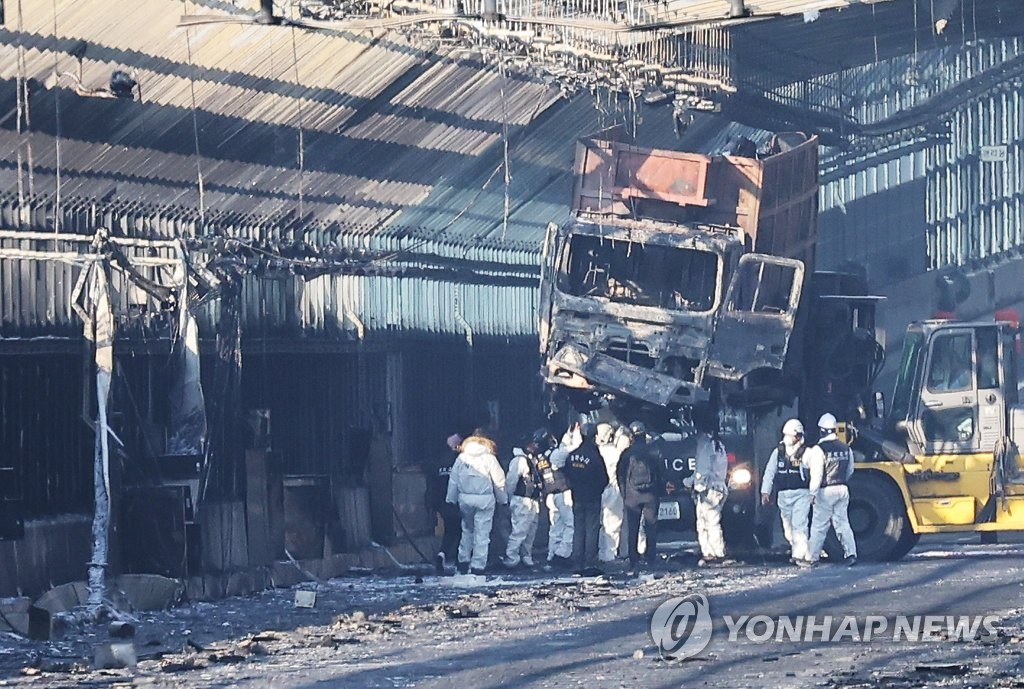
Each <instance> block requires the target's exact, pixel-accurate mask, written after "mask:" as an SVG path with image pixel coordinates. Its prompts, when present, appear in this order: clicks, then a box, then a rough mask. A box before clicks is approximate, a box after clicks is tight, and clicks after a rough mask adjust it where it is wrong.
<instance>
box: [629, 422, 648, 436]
mask: <svg viewBox="0 0 1024 689" xmlns="http://www.w3.org/2000/svg"><path fill="white" fill-rule="evenodd" d="M629 433H630V435H632V436H634V437H635V436H638V435H645V434H646V433H647V426H645V425H644V422H643V421H634V422H633V423H631V424H629Z"/></svg>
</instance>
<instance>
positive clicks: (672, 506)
mask: <svg viewBox="0 0 1024 689" xmlns="http://www.w3.org/2000/svg"><path fill="white" fill-rule="evenodd" d="M679 516H680V513H679V503H678V502H661V503H658V521H661V520H662V519H679Z"/></svg>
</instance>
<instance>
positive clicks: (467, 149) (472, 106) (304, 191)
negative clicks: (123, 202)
mask: <svg viewBox="0 0 1024 689" xmlns="http://www.w3.org/2000/svg"><path fill="white" fill-rule="evenodd" d="M53 7H54V5H52V4H51V3H26V4H25V6H24V10H25V14H24V16H23V17H19V16H18V15H17V14H16V10H13V9H9V10H8V16H7V27H8V28H7V29H4V30H2V31H0V78H3V79H5V80H6V84H7V88H5V89H4V93H3V96H4V98H3V106H4V111H5V112H7V111H10V110H13V109H14V108H15V107H16V103H15V98H14V89H13V88H12V87H13V83H12V82H13V80H15V79H16V78H17V76H18V74H19V72H20V73H21V74H23V75H24V76H25V77H28V78H30V79H34V80H37V81H38V82H44V81H46V80H47V78H48V77H51V75H52V73H53V71H54V64H55V61H56V64H57V68H58V69H59V70H60V71H61V72H65V73H68V76H63V77H61V78H60V80H59V88H50V89H42V88H37V89H36V90H34V91H33V93H32V96H31V98H30V101H29V103H30V115H31V119H30V124H31V128H30V131H29V132H28V133H26V134H24V135H21V136H20V137H19V136H18V135H17V134H15V133H14V132H12V131H11V130H10V129H5V130H2V131H0V137H2V138H3V139H4V140H5V141H4V148H5V150H7V151H9V152H10V153H9V154H8V155H6V156H5V159H6V164H5V165H4V166H3V167H4V169H3V170H2V171H0V185H2V189H3V190H5V191H14V190H15V189H17V187H18V180H17V179H16V175H15V172H14V168H15V151H16V150H17V148H18V147H19V145H20V147H21V149H22V152H23V158H25V159H27V158H28V156H29V154H30V152H31V158H32V163H33V173H32V175H31V187H32V190H33V191H34V192H35V194H36V195H37V196H39V195H43V196H45V195H53V194H54V193H55V191H56V179H57V177H56V169H57V162H56V161H57V156H58V142H59V155H60V160H61V164H60V174H61V180H60V181H61V194H62V196H63V197H64V198H68V197H71V196H79V197H85V198H126V199H145V200H146V201H147V202H151V203H156V204H167V205H176V206H184V207H189V208H199V207H200V204H202V206H203V207H204V208H205V209H209V210H217V211H222V212H239V213H244V214H251V215H258V216H274V215H275V214H283V213H294V214H298V213H299V205H300V203H299V195H300V190H301V195H302V203H301V206H302V208H301V212H302V214H303V215H309V216H310V220H311V221H313V222H315V223H317V224H319V225H320V226H323V225H328V224H331V223H337V224H338V225H339V229H341V228H345V229H347V230H348V231H358V230H362V231H369V230H371V228H374V229H375V228H379V227H380V225H381V224H383V223H387V222H389V221H391V220H393V219H394V217H395V216H396V215H397V214H399V213H400V212H401V211H402V210H404V209H406V208H408V207H411V206H415V205H416V204H418V203H420V202H422V201H423V200H424V199H426V198H427V196H428V195H429V194H430V192H431V190H432V189H434V188H435V187H436V186H437V184H438V183H439V182H441V181H443V180H445V179H446V178H448V177H450V176H451V175H452V173H453V172H457V171H460V170H462V169H464V168H466V167H467V166H472V165H473V164H474V163H476V161H478V160H479V159H481V158H482V157H484V156H487V155H489V156H491V157H492V158H493V156H494V154H495V151H496V150H500V148H501V146H500V141H501V139H502V136H503V133H504V131H505V130H506V129H507V130H508V133H509V134H510V135H515V134H516V132H517V131H518V130H519V129H521V128H522V127H523V126H524V125H526V124H527V123H528V122H529V121H530V120H531V119H532V118H533V117H535V116H537V115H538V114H539V113H542V112H544V111H545V110H546V109H547V108H549V107H550V106H552V105H553V104H555V103H556V102H557V101H558V95H559V92H558V90H557V89H555V88H553V87H551V86H546V85H543V84H540V83H538V82H535V81H531V80H527V79H524V78H521V77H516V76H509V77H502V76H500V75H498V74H497V73H496V71H495V70H493V69H491V70H487V69H483V68H482V66H481V65H479V64H476V63H473V62H468V61H455V60H451V59H448V58H446V57H445V56H444V55H443V54H438V53H434V52H428V51H425V50H421V49H418V48H417V47H415V46H413V45H412V44H411V43H409V42H408V41H406V40H405V39H404V38H403V37H402V36H401V35H399V34H394V33H392V34H387V35H386V36H383V37H381V36H377V37H372V38H371V37H366V36H356V35H344V36H343V35H338V34H336V33H334V32H327V33H324V32H313V31H303V30H294V29H289V28H286V27H272V26H271V27H267V26H255V25H243V24H218V25H210V26H205V27H201V28H193V29H182V28H178V27H176V22H177V21H178V18H179V17H180V15H181V13H182V5H181V3H179V2H175V1H172V0H140V1H139V2H135V3H132V5H131V9H130V11H128V10H126V9H125V6H123V5H122V6H119V5H116V4H112V3H109V2H103V1H102V0H86V1H84V2H76V1H73V0H60V1H59V2H57V3H56V18H55V17H54V13H53ZM55 26H56V33H57V36H58V38H57V39H54V37H53V36H54V27H55ZM83 42H84V43H83ZM18 46H24V50H23V51H22V53H23V54H22V56H21V57H22V66H21V67H19V50H18ZM83 47H84V50H85V54H84V59H83V60H82V69H81V84H82V86H83V87H84V88H87V89H100V88H104V87H106V86H107V83H108V80H109V78H110V75H111V72H112V71H113V70H115V69H119V70H123V71H128V72H131V73H132V74H133V75H134V78H135V79H136V80H137V81H138V83H139V86H140V91H141V102H139V101H127V100H120V99H110V98H96V97H87V96H82V95H76V93H75V81H76V77H75V76H72V75H77V73H78V72H79V67H78V62H77V60H76V58H75V57H74V56H73V54H72V53H73V52H74V51H76V49H80V48H83ZM193 97H194V101H195V108H194V109H193ZM559 105H560V106H564V105H565V103H564V102H563V103H560V104H559ZM193 117H195V122H196V126H195V127H194V126H193ZM11 119H13V118H9V120H11ZM504 123H507V124H504ZM11 125H13V122H11V121H9V122H8V126H11ZM300 130H301V133H302V139H303V147H302V150H301V156H302V168H303V169H302V173H301V174H300V172H299V169H298V167H299V165H298V163H297V161H298V160H299V157H300V148H299V133H300ZM19 139H20V140H19ZM197 147H198V150H199V153H200V155H199V156H198V159H197V156H196V153H195V152H196V148H197ZM198 171H201V174H202V181H203V188H204V194H203V198H202V200H200V198H199V192H198V187H199V185H198ZM21 184H22V186H23V188H25V189H28V187H29V185H30V180H29V175H28V174H27V173H26V174H25V175H23V179H22V181H21Z"/></svg>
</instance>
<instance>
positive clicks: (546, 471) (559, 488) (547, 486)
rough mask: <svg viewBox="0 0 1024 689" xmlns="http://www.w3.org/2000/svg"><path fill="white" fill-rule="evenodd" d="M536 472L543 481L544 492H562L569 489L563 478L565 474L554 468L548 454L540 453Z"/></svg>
mask: <svg viewBox="0 0 1024 689" xmlns="http://www.w3.org/2000/svg"><path fill="white" fill-rule="evenodd" d="M537 472H538V473H539V474H540V476H541V480H542V481H543V482H544V494H545V495H547V494H549V493H564V492H565V491H567V490H569V484H568V483H567V482H566V480H565V474H563V473H562V472H561V471H560V470H558V469H556V468H555V467H554V465H553V464H552V463H551V458H550V457H548V455H546V454H545V455H541V456H540V457H538V458H537Z"/></svg>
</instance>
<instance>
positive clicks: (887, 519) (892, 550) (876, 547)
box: [849, 471, 914, 562]
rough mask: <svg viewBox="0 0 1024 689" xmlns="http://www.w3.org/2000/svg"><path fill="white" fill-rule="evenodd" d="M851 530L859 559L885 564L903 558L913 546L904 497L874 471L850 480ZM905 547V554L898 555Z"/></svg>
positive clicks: (861, 473)
mask: <svg viewBox="0 0 1024 689" xmlns="http://www.w3.org/2000/svg"><path fill="white" fill-rule="evenodd" d="M849 515H850V527H851V528H852V529H853V536H854V539H855V540H856V541H857V558H858V559H860V560H865V561H870V562H883V561H886V560H893V559H898V558H900V557H903V556H904V555H905V554H906V552H907V551H908V550H910V548H913V547H914V543H913V542H911V541H912V540H913V539H912V537H911V536H909V535H908V536H905V533H906V532H911V533H913V532H912V531H911V529H910V522H909V521H908V520H907V511H906V507H905V506H904V504H903V497H902V496H901V495H900V493H899V491H898V490H897V489H896V487H895V486H894V485H892V483H891V482H890V481H889V480H888V479H886V478H884V477H881V476H878V475H875V474H874V473H873V472H868V471H865V472H858V473H856V474H854V475H853V476H852V477H851V478H850V510H849ZM908 544H909V545H908ZM901 548H905V550H903V552H899V551H900V549H901Z"/></svg>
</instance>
